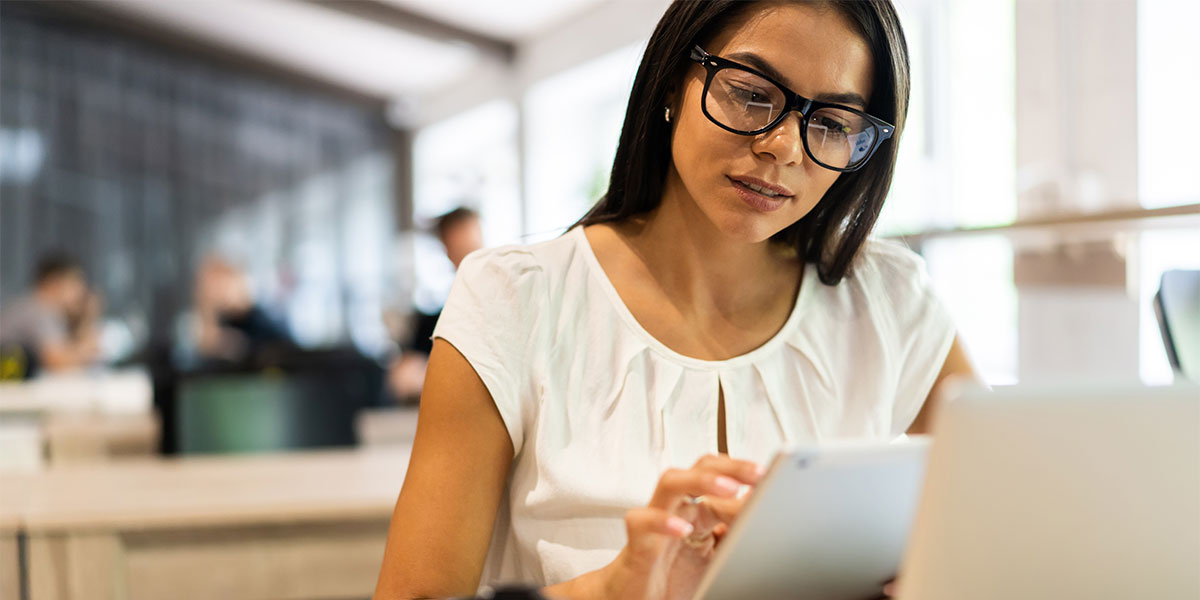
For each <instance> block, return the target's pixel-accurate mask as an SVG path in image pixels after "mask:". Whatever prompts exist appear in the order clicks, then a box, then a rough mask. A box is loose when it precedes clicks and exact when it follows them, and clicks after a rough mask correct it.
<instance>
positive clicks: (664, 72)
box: [376, 0, 973, 600]
mask: <svg viewBox="0 0 1200 600" xmlns="http://www.w3.org/2000/svg"><path fill="white" fill-rule="evenodd" d="M909 85H910V84H909V59H908V51H907V46H906V42H905V40H904V33H903V31H902V29H901V26H900V21H899V17H898V16H897V15H896V11H895V8H894V7H893V5H892V4H891V2H890V1H888V0H861V1H857V0H831V1H829V2H765V1H764V2H744V1H738V0H725V1H718V0H712V1H694V0H677V1H676V2H674V3H673V4H671V6H670V7H669V8H668V9H667V11H666V14H665V15H664V16H663V17H662V19H661V20H660V21H659V23H658V25H657V27H656V28H655V31H654V33H653V34H652V35H651V37H650V40H649V42H648V43H647V46H646V50H645V53H644V55H643V58H642V62H641V65H640V67H639V68H638V71H637V75H636V76H635V78H634V82H633V86H632V91H631V93H630V99H629V104H628V109H627V110H626V116H625V123H624V125H623V127H622V130H621V136H620V139H619V142H618V145H617V151H616V155H615V158H614V160H613V169H612V175H611V178H610V180H609V186H608V191H607V192H606V193H605V195H604V196H603V197H602V198H601V199H600V202H599V203H598V204H597V205H596V206H595V207H594V208H593V209H592V210H591V211H590V212H589V213H588V214H587V215H586V216H584V218H583V219H581V220H580V221H579V222H578V223H577V224H576V225H575V226H574V227H572V228H571V229H569V230H568V231H567V233H565V234H564V235H563V236H561V237H559V238H557V239H554V240H550V241H547V242H542V243H539V244H534V245H530V246H506V247H500V248H495V249H489V250H481V251H479V252H476V253H474V254H472V255H471V256H470V257H468V258H467V260H465V261H464V262H463V263H462V265H461V268H460V269H459V271H458V276H457V278H456V279H455V282H454V286H453V288H452V289H451V292H450V297H449V299H448V300H447V302H446V306H445V307H444V309H443V310H442V316H441V318H440V320H439V321H438V325H437V328H436V331H435V333H434V344H433V353H432V354H431V355H430V359H429V367H428V377H427V379H426V383H425V389H424V391H423V393H422V396H421V405H420V416H419V423H420V425H419V427H418V430H417V434H416V439H415V441H414V444H413V451H412V458H411V460H410V462H409V465H408V470H407V472H406V474H405V476H404V484H403V489H402V491H401V492H400V496H399V499H398V501H397V503H396V508H395V512H394V513H393V517H392V524H391V529H390V531H389V535H388V544H387V549H386V551H385V554H384V560H383V566H382V570H381V573H380V577H379V582H378V585H377V587H376V598H378V599H380V600H382V599H386V598H416V597H422V598H423V597H444V596H460V595H469V594H472V593H474V592H475V591H476V589H477V586H478V585H479V584H480V583H481V582H482V583H484V584H487V585H495V584H497V583H500V582H524V583H529V584H533V585H538V586H549V587H548V588H547V590H546V592H547V594H546V595H548V596H551V597H564V598H654V599H657V598H690V597H692V595H693V594H694V592H695V586H696V585H698V583H699V582H700V579H701V577H702V574H703V572H704V571H705V570H706V568H707V567H708V565H709V562H710V561H711V559H712V557H713V554H714V551H715V548H716V546H717V545H718V544H720V543H722V538H723V536H724V535H725V534H726V532H728V530H729V524H730V523H732V522H733V521H734V519H735V518H736V517H737V515H738V513H739V512H740V510H742V507H743V503H744V502H745V496H744V495H743V494H742V493H741V491H742V490H743V489H744V488H743V487H742V486H751V487H752V486H753V485H754V484H755V483H756V482H758V481H759V478H760V477H761V476H762V474H763V473H764V469H763V466H762V465H764V464H766V462H767V461H768V460H769V459H770V458H771V457H772V456H773V455H775V454H776V453H777V452H778V451H779V450H780V449H781V448H784V447H787V446H789V445H793V444H799V443H818V442H822V441H827V440H835V439H847V438H854V439H873V440H880V441H882V440H891V439H894V438H895V437H896V436H899V435H902V434H905V433H924V432H927V431H928V425H929V420H930V416H931V414H933V413H934V411H936V408H937V407H936V399H937V395H936V394H934V393H933V390H934V388H935V387H936V386H937V385H938V384H939V382H941V381H943V380H944V379H946V378H947V377H950V376H952V375H965V376H971V375H973V369H972V367H971V365H970V363H969V361H968V360H967V357H966V354H965V352H964V350H963V348H962V347H961V345H960V343H959V342H958V341H957V335H956V327H955V325H954V323H953V320H952V319H951V317H950V315H949V312H948V311H947V310H946V308H945V307H944V306H943V305H942V304H941V303H940V301H939V300H938V299H937V297H936V295H935V294H934V292H933V290H932V287H931V285H930V282H929V277H928V275H927V274H926V272H925V267H924V264H923V262H922V260H921V259H920V257H918V256H917V255H915V254H914V253H913V252H911V251H909V250H907V249H906V248H903V247H901V246H899V245H896V244H892V243H888V242H884V241H878V240H873V239H868V236H869V234H870V231H871V229H872V227H873V226H874V223H875V220H876V218H877V216H878V215H879V211H880V209H881V207H882V204H883V202H884V199H885V198H886V197H887V193H888V189H889V186H890V184H891V179H892V173H893V169H894V166H895V162H896V153H897V147H898V146H897V143H896V139H894V138H895V137H897V136H896V133H897V131H898V130H901V129H902V128H903V126H904V120H905V114H906V112H907V109H908V94H909ZM580 118H585V117H583V116H580ZM829 542H830V543H831V544H836V543H837V540H830V541H829ZM796 558H797V559H799V560H803V557H796ZM781 564H782V563H781ZM784 568H786V567H784ZM809 593H813V592H812V591H811V590H807V591H806V590H796V591H795V595H796V596H798V597H799V596H805V595H808V594H809Z"/></svg>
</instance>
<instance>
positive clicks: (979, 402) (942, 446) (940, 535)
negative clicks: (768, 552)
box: [898, 386, 1200, 600]
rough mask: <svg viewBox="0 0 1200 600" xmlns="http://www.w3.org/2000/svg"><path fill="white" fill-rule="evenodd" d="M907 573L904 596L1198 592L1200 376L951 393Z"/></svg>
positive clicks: (1025, 599)
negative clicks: (1162, 382) (1170, 381)
mask: <svg viewBox="0 0 1200 600" xmlns="http://www.w3.org/2000/svg"><path fill="white" fill-rule="evenodd" d="M900 573H901V575H900V582H899V596H898V597H899V599H900V600H943V599H954V600H960V599H963V598H971V599H973V600H990V599H996V600H999V599H1004V600H1011V599H1013V598H1021V599H1022V600H1037V599H1043V598H1044V599H1051V598H1053V599H1056V600H1057V599H1063V598H1087V599H1088V600H1101V599H1113V600H1116V599H1121V600H1126V599H1130V598H1172V599H1184V598H1190V599H1195V598H1200V388H1198V387H1195V386H1191V387H1172V388H1142V387H1126V388H1115V387H1111V386H1108V387H1096V388H1093V389H1067V388H1059V389H1041V390H1029V389H1022V388H1009V389H1002V390H998V391H996V392H994V393H991V394H988V393H984V392H969V393H966V394H964V395H962V396H961V397H960V398H958V399H957V400H955V401H953V402H950V403H949V404H947V405H945V407H944V409H943V411H942V413H941V414H940V415H939V417H938V419H937V422H936V424H935V427H934V443H933V448H932V450H931V451H930V457H929V464H928V471H927V478H926V485H925V488H924V490H923V493H922V498H921V503H920V508H919V509H918V512H917V517H916V521H915V522H914V525H913V535H912V537H911V539H910V542H909V547H908V549H907V550H906V554H905V558H904V561H903V565H902V567H901V570H900Z"/></svg>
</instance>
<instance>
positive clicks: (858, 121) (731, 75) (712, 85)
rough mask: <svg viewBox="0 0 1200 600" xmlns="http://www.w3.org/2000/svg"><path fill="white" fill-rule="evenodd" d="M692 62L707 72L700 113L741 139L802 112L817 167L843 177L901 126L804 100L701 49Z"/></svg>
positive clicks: (808, 150) (807, 149)
mask: <svg viewBox="0 0 1200 600" xmlns="http://www.w3.org/2000/svg"><path fill="white" fill-rule="evenodd" d="M690 58H691V60H693V61H695V62H698V63H700V65H701V66H703V67H704V70H705V71H706V72H707V77H706V78H705V80H704V95H703V96H702V98H703V99H702V100H701V102H700V108H701V110H702V111H703V112H704V116H706V117H708V120H710V121H712V122H713V123H715V124H716V125H717V126H718V127H720V128H721V129H724V130H726V131H730V132H732V133H737V134H740V135H758V134H760V133H763V132H765V131H770V130H771V129H773V128H774V127H776V126H777V125H779V123H780V121H783V118H784V117H786V116H787V115H788V113H790V112H792V111H797V112H799V113H800V139H801V140H802V141H803V144H804V152H805V153H806V154H808V157H809V158H811V159H812V160H813V162H815V163H817V164H818V165H821V166H822V167H825V168H826V169H832V170H834V171H841V172H843V173H845V172H849V171H857V170H858V169H860V168H862V166H863V165H865V164H866V163H867V160H868V159H870V158H871V156H872V155H873V154H875V151H876V150H878V149H879V146H880V145H881V144H882V143H883V141H884V140H886V139H888V138H890V137H892V133H894V132H895V131H896V127H895V126H894V125H892V124H891V123H888V122H886V121H883V120H882V119H878V118H875V117H872V116H871V115H868V114H867V113H865V112H862V111H861V110H856V109H853V108H850V107H849V106H843V105H841V104H833V103H830V102H821V101H818V100H811V99H809V98H805V97H804V96H801V95H800V94H797V93H796V92H793V91H792V90H789V89H788V88H787V87H786V86H784V85H783V84H781V83H779V82H778V81H775V80H774V79H771V78H770V77H769V76H767V75H765V74H763V73H760V72H758V71H756V70H754V69H752V68H750V67H747V66H746V65H743V64H739V63H736V62H734V61H732V60H728V59H725V58H721V57H719V56H713V55H712V54H709V53H708V52H705V51H704V49H703V48H701V47H700V46H695V47H693V48H692V53H691V56H690Z"/></svg>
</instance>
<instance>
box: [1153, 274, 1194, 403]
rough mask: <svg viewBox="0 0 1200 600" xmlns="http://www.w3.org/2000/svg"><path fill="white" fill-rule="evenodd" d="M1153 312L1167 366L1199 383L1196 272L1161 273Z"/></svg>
mask: <svg viewBox="0 0 1200 600" xmlns="http://www.w3.org/2000/svg"><path fill="white" fill-rule="evenodd" d="M1154 312H1155V314H1156V315H1157V317H1158V326H1159V329H1160V330H1161V331H1162V337H1163V344H1164V345H1165V346H1166V350H1167V359H1168V360H1169V361H1171V367H1173V368H1174V369H1175V372H1176V373H1179V374H1181V375H1182V376H1183V377H1184V378H1186V379H1188V380H1190V381H1192V382H1194V383H1200V271H1184V270H1175V271H1167V272H1166V273H1163V276H1162V281H1161V284H1160V285H1159V288H1158V293H1157V294H1155V296H1154Z"/></svg>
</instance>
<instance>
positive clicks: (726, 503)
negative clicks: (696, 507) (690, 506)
mask: <svg viewBox="0 0 1200 600" xmlns="http://www.w3.org/2000/svg"><path fill="white" fill-rule="evenodd" d="M745 505H746V500H745V499H743V498H713V497H711V496H705V497H704V506H705V507H706V508H708V510H709V512H711V513H712V515H713V516H714V517H716V518H717V520H719V521H720V522H721V523H724V524H726V525H728V524H732V523H733V521H734V520H735V519H737V516H738V515H739V514H741V512H742V507H743V506H745Z"/></svg>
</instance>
